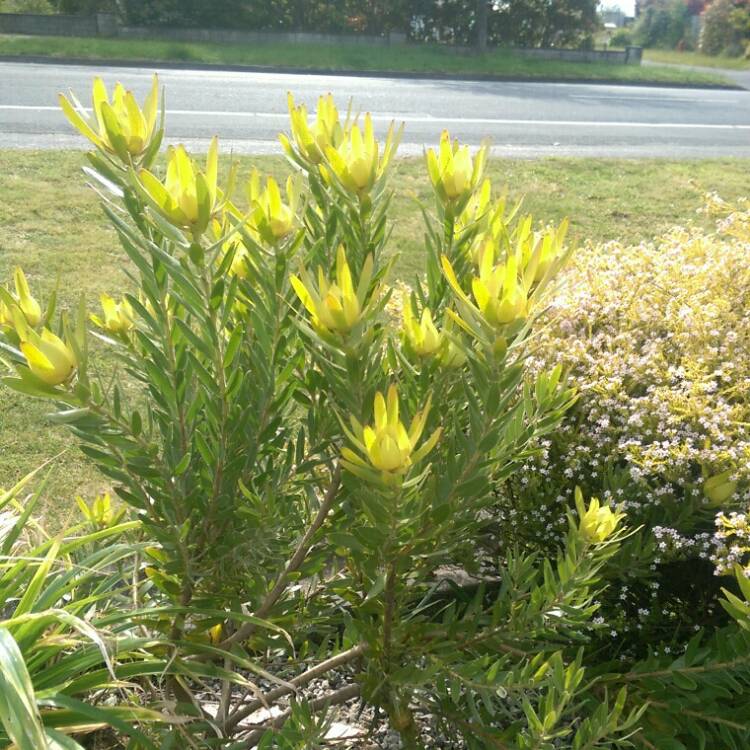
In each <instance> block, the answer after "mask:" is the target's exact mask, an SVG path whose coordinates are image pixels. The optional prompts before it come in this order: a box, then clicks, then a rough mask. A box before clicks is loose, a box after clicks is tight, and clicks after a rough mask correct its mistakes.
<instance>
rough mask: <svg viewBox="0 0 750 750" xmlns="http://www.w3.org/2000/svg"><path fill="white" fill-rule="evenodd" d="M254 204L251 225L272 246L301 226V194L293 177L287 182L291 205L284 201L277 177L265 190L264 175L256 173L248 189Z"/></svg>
mask: <svg viewBox="0 0 750 750" xmlns="http://www.w3.org/2000/svg"><path fill="white" fill-rule="evenodd" d="M247 195H248V201H249V204H250V224H251V225H252V226H253V227H254V228H255V229H256V230H257V232H258V234H259V235H260V236H261V237H262V238H263V239H264V240H265V241H266V242H267V243H269V244H275V243H277V242H279V241H281V240H283V239H284V238H285V237H287V236H288V235H289V234H290V233H291V232H292V231H293V230H294V228H295V226H296V224H297V215H296V214H297V203H298V197H299V191H298V189H297V183H296V181H295V179H294V178H293V177H292V176H291V175H290V176H289V177H288V178H287V181H286V196H287V203H284V202H283V201H282V200H281V191H280V190H279V186H278V183H277V182H276V180H274V179H273V177H269V178H268V179H267V180H266V186H265V188H261V184H260V174H259V173H258V170H257V169H254V170H253V172H252V174H251V175H250V181H249V182H248V187H247Z"/></svg>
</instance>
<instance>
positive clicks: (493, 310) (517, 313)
mask: <svg viewBox="0 0 750 750" xmlns="http://www.w3.org/2000/svg"><path fill="white" fill-rule="evenodd" d="M494 255H495V254H494V249H493V247H492V246H490V247H488V248H486V249H485V251H484V253H483V255H482V259H481V260H482V264H481V266H480V268H479V276H475V277H474V278H473V279H472V282H471V291H472V293H473V295H474V299H475V301H476V308H475V309H478V311H479V312H480V314H481V316H482V317H483V318H484V320H485V321H486V322H487V323H489V324H490V325H491V326H493V327H494V328H503V327H504V326H507V325H510V324H511V323H514V322H516V321H518V320H523V319H524V318H525V317H526V315H527V312H528V297H527V293H526V289H525V288H524V286H523V284H522V283H521V279H520V278H519V268H518V265H519V264H518V260H517V258H516V257H515V256H514V255H511V256H510V257H508V258H507V260H506V261H505V262H504V263H497V264H495V257H494ZM442 265H443V272H444V273H445V276H446V278H447V279H448V283H449V284H450V285H451V287H452V288H453V290H454V291H455V292H456V294H457V295H458V296H459V298H460V299H461V300H462V301H463V302H464V303H466V304H469V305H471V301H470V300H469V298H468V297H467V296H466V294H465V293H464V291H463V290H462V289H461V285H460V284H459V283H458V279H457V278H456V274H455V271H454V270H453V266H452V265H451V263H450V261H449V260H448V258H446V257H445V256H443V257H442Z"/></svg>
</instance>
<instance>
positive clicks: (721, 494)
mask: <svg viewBox="0 0 750 750" xmlns="http://www.w3.org/2000/svg"><path fill="white" fill-rule="evenodd" d="M733 474H734V472H733V471H722V472H721V473H720V474H715V475H714V476H712V477H709V478H708V479H706V481H705V482H704V483H703V493H704V494H705V496H706V497H707V498H708V499H709V500H710V501H711V504H712V505H723V504H724V503H726V502H727V501H728V500H729V499H731V497H732V495H734V493H735V491H736V490H737V482H736V481H734V480H733V479H732V476H733Z"/></svg>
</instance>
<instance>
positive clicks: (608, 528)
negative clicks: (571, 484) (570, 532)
mask: <svg viewBox="0 0 750 750" xmlns="http://www.w3.org/2000/svg"><path fill="white" fill-rule="evenodd" d="M576 508H577V509H578V519H579V527H578V528H579V532H580V534H581V536H582V537H583V538H584V539H586V540H587V541H589V542H592V543H593V544H601V543H602V542H605V541H606V540H607V539H608V538H609V537H610V536H612V534H613V533H614V532H615V530H616V529H617V527H618V526H619V524H620V521H621V520H622V519H623V518H624V517H625V514H624V513H621V512H619V511H613V510H612V509H611V508H610V507H609V506H608V505H600V503H599V500H598V499H597V498H595V497H594V498H591V502H590V503H589V506H588V508H587V507H586V504H585V503H584V501H583V494H582V492H581V489H580V487H576Z"/></svg>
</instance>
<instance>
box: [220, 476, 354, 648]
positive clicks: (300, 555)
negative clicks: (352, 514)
mask: <svg viewBox="0 0 750 750" xmlns="http://www.w3.org/2000/svg"><path fill="white" fill-rule="evenodd" d="M340 486H341V465H340V464H337V465H336V468H335V470H334V472H333V476H332V477H331V484H330V486H329V487H328V491H327V492H326V494H325V497H324V498H323V502H322V503H321V505H320V508H319V509H318V512H317V514H316V516H315V518H314V519H313V522H312V523H311V524H310V527H309V528H308V530H307V531H306V532H305V535H304V536H303V537H302V539H300V541H299V543H298V544H297V548H296V549H295V550H294V554H293V555H292V557H291V558H290V560H289V562H288V563H287V564H286V566H285V567H284V570H283V571H282V573H281V574H280V575H279V577H278V578H277V580H276V584H275V585H274V587H273V588H272V589H271V591H269V592H268V594H267V595H266V598H265V599H264V600H263V602H262V604H261V605H260V607H259V608H258V609H257V610H256V611H255V612H254V613H253V614H254V616H255V617H257V618H260V619H264V618H265V617H267V616H268V613H269V612H270V611H271V609H272V608H273V605H274V604H276V602H277V601H278V600H279V598H280V597H281V595H282V594H283V593H284V591H285V590H286V587H287V585H288V583H289V576H290V575H291V574H292V573H294V572H295V571H297V570H299V568H300V567H301V565H302V563H303V562H304V561H305V558H306V557H307V553H308V552H309V551H310V547H311V546H312V543H313V538H314V537H315V534H316V533H317V531H318V529H319V528H320V527H321V526H322V525H323V523H324V521H325V520H326V517H327V516H328V513H329V511H330V510H331V508H332V507H333V503H334V501H335V500H336V495H337V494H338V491H339V487H340ZM255 627H256V626H255V624H254V623H251V622H248V623H245V624H244V625H243V626H242V627H241V628H239V629H238V630H237V631H236V632H235V633H234V634H233V635H231V636H230V637H229V638H226V639H225V640H224V641H222V643H221V644H220V647H221V648H229V647H230V646H233V645H234V644H235V643H239V642H240V641H244V640H245V639H247V638H248V637H249V636H250V635H252V633H253V632H254V631H255Z"/></svg>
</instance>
